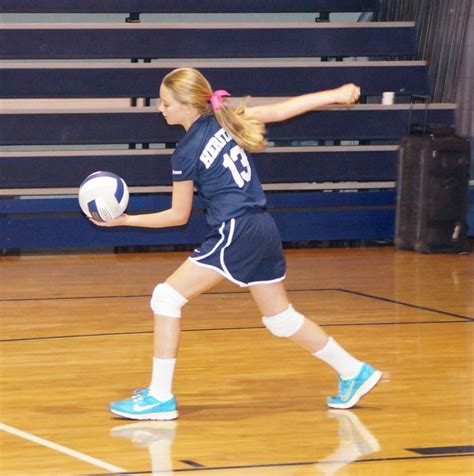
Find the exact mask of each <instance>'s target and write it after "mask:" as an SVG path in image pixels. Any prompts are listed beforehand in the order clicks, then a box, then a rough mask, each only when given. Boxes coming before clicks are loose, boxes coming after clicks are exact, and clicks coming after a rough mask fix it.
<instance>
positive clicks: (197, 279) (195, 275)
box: [153, 260, 224, 359]
mask: <svg viewBox="0 0 474 476" xmlns="http://www.w3.org/2000/svg"><path fill="white" fill-rule="evenodd" d="M223 279H224V277H223V276H222V275H220V274H219V273H218V272H217V271H214V270H212V269H209V268H204V267H203V266H199V265H196V264H194V263H193V262H192V261H190V260H186V261H185V262H184V263H183V264H182V265H181V266H180V267H179V268H178V269H177V270H176V271H175V272H174V273H173V274H172V275H171V276H170V277H169V278H168V279H167V280H166V282H167V283H168V284H169V285H170V286H172V287H173V288H174V289H175V290H176V291H178V292H179V293H180V294H181V295H182V296H184V297H185V298H186V299H188V300H191V299H193V298H195V297H197V296H199V295H200V294H202V293H203V292H205V291H207V290H208V289H211V288H213V287H214V286H216V285H217V284H219V283H220V282H221V281H222V280H223ZM180 333H181V320H180V319H174V318H172V317H166V316H158V315H156V314H155V331H154V350H153V356H154V357H156V358H160V359H175V358H176V355H177V354H178V348H179V339H180Z"/></svg>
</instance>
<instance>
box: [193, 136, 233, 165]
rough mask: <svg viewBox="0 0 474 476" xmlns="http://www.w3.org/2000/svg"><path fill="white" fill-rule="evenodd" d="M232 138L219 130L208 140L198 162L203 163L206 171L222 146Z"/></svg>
mask: <svg viewBox="0 0 474 476" xmlns="http://www.w3.org/2000/svg"><path fill="white" fill-rule="evenodd" d="M230 140H232V138H231V137H230V136H229V134H227V132H226V131H225V130H224V129H219V130H218V131H217V132H216V133H215V134H214V135H213V136H212V137H211V139H210V140H209V142H208V143H207V144H206V147H205V148H204V150H203V151H202V153H201V156H200V157H199V160H200V161H201V162H203V164H204V165H205V166H206V169H208V168H209V167H210V166H211V165H212V164H213V162H214V160H215V159H216V157H217V156H218V155H219V152H220V151H221V150H222V149H223V148H224V146H225V145H226V144H227V143H228V142H229V141H230Z"/></svg>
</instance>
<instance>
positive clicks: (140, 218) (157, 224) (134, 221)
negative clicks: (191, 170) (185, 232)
mask: <svg viewBox="0 0 474 476" xmlns="http://www.w3.org/2000/svg"><path fill="white" fill-rule="evenodd" d="M193 194H194V186H193V181H192V180H185V181H182V182H173V195H172V199H171V208H169V209H168V210H163V211H162V212H157V213H146V214H142V215H127V214H125V213H124V214H123V215H122V216H120V217H119V218H117V219H116V220H112V221H109V222H98V221H95V220H91V221H92V222H93V223H95V224H96V225H98V226H104V227H111V226H137V227H144V228H165V227H169V226H179V225H184V224H186V223H187V222H188V220H189V217H190V215H191V210H192V208H193Z"/></svg>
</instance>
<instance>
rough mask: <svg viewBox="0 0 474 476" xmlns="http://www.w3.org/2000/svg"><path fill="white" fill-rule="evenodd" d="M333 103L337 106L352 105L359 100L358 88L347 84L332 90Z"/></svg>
mask: <svg viewBox="0 0 474 476" xmlns="http://www.w3.org/2000/svg"><path fill="white" fill-rule="evenodd" d="M333 92H334V102H335V103H337V104H354V103H356V102H357V101H358V100H359V98H360V88H359V86H356V85H355V84H352V83H349V84H344V85H343V86H341V87H339V88H337V89H334V90H333Z"/></svg>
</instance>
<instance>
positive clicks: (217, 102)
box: [209, 89, 230, 111]
mask: <svg viewBox="0 0 474 476" xmlns="http://www.w3.org/2000/svg"><path fill="white" fill-rule="evenodd" d="M224 96H230V93H228V92H227V91H225V90H224V89H219V90H217V91H214V92H213V93H212V94H211V97H210V99H209V101H210V102H211V106H212V109H214V111H218V110H219V109H220V108H221V107H222V103H223V102H224V99H223V97H224Z"/></svg>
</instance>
